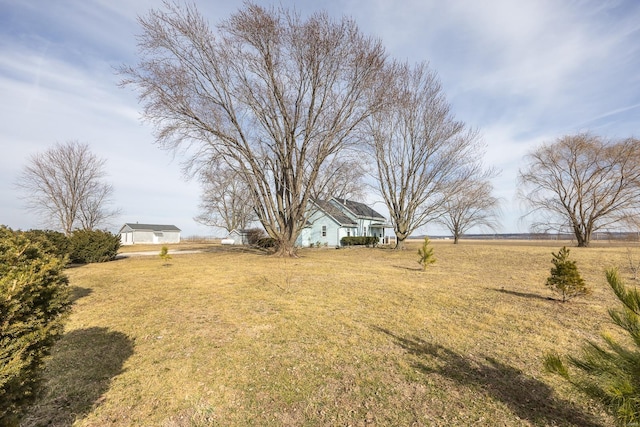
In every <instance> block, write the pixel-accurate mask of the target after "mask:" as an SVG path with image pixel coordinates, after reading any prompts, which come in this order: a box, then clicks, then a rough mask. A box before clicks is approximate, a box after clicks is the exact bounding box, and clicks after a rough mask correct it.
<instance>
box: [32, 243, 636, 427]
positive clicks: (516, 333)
mask: <svg viewBox="0 0 640 427" xmlns="http://www.w3.org/2000/svg"><path fill="white" fill-rule="evenodd" d="M411 245H413V246H411ZM411 245H410V246H409V249H407V250H405V251H401V252H396V251H393V250H390V249H368V248H350V249H340V250H336V249H308V250H301V251H300V257H299V258H298V259H280V258H274V257H270V256H266V255H264V254H262V253H260V252H255V251H252V250H240V249H237V248H228V247H224V248H223V247H221V246H219V245H208V246H206V245H205V246H202V247H200V248H199V249H201V250H204V252H202V253H195V254H194V253H190V254H177V253H176V254H174V255H173V258H172V259H171V260H169V261H163V260H161V259H160V257H158V256H146V257H133V256H132V257H129V258H124V259H120V260H118V261H114V262H110V263H105V264H91V265H86V266H82V267H76V268H71V269H69V270H68V274H69V277H70V280H71V285H72V286H73V288H74V295H75V298H76V300H75V304H74V308H73V312H72V315H71V317H70V319H69V322H68V324H67V332H66V335H65V336H64V338H63V339H62V340H61V341H60V342H59V343H58V344H57V345H56V347H55V348H54V351H53V354H52V356H51V358H50V360H49V361H48V364H47V368H46V379H45V391H44V393H43V394H42V396H40V397H39V399H38V401H37V403H36V405H35V406H34V407H33V408H32V410H31V411H30V413H29V415H28V416H27V418H26V419H25V420H24V423H23V425H25V426H36V425H54V426H70V425H72V424H73V425H78V426H105V425H113V426H129V425H144V426H148V425H152V426H167V427H171V426H208V425H225V426H226V425H231V426H236V425H237V426H245V425H246V426H249V425H251V426H254V425H261V426H281V425H295V426H299V425H308V426H316V425H327V426H334V425H343V426H347V425H351V426H373V425H378V426H409V425H416V426H469V425H477V426H530V425H553V426H608V425H612V424H613V420H612V419H611V418H609V417H608V416H607V415H606V414H605V413H604V408H603V407H601V406H600V405H599V404H597V403H596V402H592V401H589V400H587V399H585V397H584V396H582V395H579V394H577V393H575V392H574V391H573V390H572V389H571V388H570V387H569V386H568V385H567V384H565V383H564V382H563V381H562V380H560V379H559V378H556V377H554V376H551V375H549V374H547V373H545V372H544V370H543V366H542V359H543V356H544V354H545V353H547V352H549V351H558V352H560V353H563V354H564V353H567V352H574V351H576V350H577V349H579V348H580V347H581V345H582V343H583V342H584V340H585V339H598V337H599V333H600V332H601V331H604V330H608V331H612V330H614V329H613V327H612V325H611V324H610V322H609V320H608V315H607V309H608V308H611V307H616V302H615V299H614V297H613V294H612V293H611V291H610V290H609V289H608V285H607V284H606V281H605V278H604V270H605V268H608V267H611V266H618V267H619V269H620V271H621V273H622V277H623V278H624V279H626V281H627V284H629V285H633V284H635V283H636V282H635V281H632V280H631V279H630V271H629V268H628V250H629V249H628V248H627V247H626V246H621V245H618V246H617V247H606V245H605V247H596V248H588V249H579V248H572V249H571V258H573V259H575V260H577V262H578V268H579V270H580V272H581V273H582V276H583V278H584V279H585V280H586V282H587V283H588V284H589V285H590V286H591V288H592V290H593V293H592V294H591V295H590V296H588V297H583V298H578V299H576V300H573V301H571V302H569V303H565V304H563V303H561V302H559V301H558V300H554V299H551V298H554V297H555V295H554V294H553V293H551V291H550V290H548V289H547V288H546V287H545V286H544V282H545V280H546V278H547V276H548V275H549V269H550V268H551V262H550V261H551V252H552V251H553V252H556V251H557V250H558V249H559V248H560V247H561V246H562V242H543V243H541V242H535V244H530V243H529V242H478V241H473V242H470V241H463V242H462V243H461V244H459V245H453V244H452V243H451V242H450V241H436V242H433V246H434V248H435V255H436V258H437V262H436V263H435V264H434V265H432V266H430V267H429V269H428V270H427V271H422V270H421V269H420V266H419V265H418V263H417V262H416V260H417V255H416V249H417V244H416V243H412V244H411ZM631 245H632V244H631V243H630V244H629V247H630V246H631ZM157 250H158V252H159V250H160V248H159V247H157ZM632 253H634V254H635V256H636V257H638V254H640V249H639V248H638V247H637V246H636V247H633V249H632Z"/></svg>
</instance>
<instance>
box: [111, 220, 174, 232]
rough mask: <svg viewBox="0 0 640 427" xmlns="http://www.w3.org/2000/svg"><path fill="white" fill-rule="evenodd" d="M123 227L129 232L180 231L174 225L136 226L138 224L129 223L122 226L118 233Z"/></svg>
mask: <svg viewBox="0 0 640 427" xmlns="http://www.w3.org/2000/svg"><path fill="white" fill-rule="evenodd" d="M125 227H129V228H130V229H131V230H134V231H135V230H138V231H181V230H180V229H179V228H178V227H176V226H175V225H164V224H138V223H135V224H133V223H130V222H127V223H126V224H125V225H123V226H122V228H121V229H120V232H122V230H124V228H125Z"/></svg>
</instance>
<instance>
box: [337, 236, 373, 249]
mask: <svg viewBox="0 0 640 427" xmlns="http://www.w3.org/2000/svg"><path fill="white" fill-rule="evenodd" d="M378 242H379V239H378V238H377V237H374V236H345V237H343V238H342V239H340V244H341V245H342V246H373V247H375V246H377V245H378Z"/></svg>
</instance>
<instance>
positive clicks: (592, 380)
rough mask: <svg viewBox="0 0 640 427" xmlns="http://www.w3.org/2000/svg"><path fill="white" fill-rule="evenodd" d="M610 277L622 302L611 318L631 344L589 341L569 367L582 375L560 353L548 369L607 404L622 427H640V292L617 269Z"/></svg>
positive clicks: (610, 339) (547, 362) (551, 358)
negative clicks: (625, 280) (628, 285)
mask: <svg viewBox="0 0 640 427" xmlns="http://www.w3.org/2000/svg"><path fill="white" fill-rule="evenodd" d="M606 277H607V282H608V283H609V286H611V289H612V290H613V293H614V294H615V295H616V297H617V298H618V300H619V301H620V302H621V303H622V308H621V309H617V310H613V309H611V310H609V316H610V317H611V320H612V321H613V323H614V324H615V325H616V326H618V327H620V328H621V329H622V330H623V331H624V333H625V334H626V335H628V337H629V338H630V339H629V340H628V341H627V343H628V345H627V346H625V345H621V344H620V343H618V342H617V341H616V340H615V339H614V338H613V337H612V336H610V335H607V334H602V339H603V341H604V344H605V345H602V344H599V343H596V342H593V341H587V343H586V345H585V346H584V347H583V348H582V357H580V358H578V357H573V356H569V357H568V359H569V364H570V365H572V366H573V367H574V368H577V369H578V375H574V374H573V373H570V372H569V369H568V368H567V366H566V365H565V363H564V361H563V360H562V358H561V357H560V356H558V355H556V354H549V355H547V356H546V359H545V367H546V368H547V370H548V371H550V372H553V373H556V374H559V375H561V376H562V377H564V378H565V379H566V380H568V381H569V382H570V383H571V384H573V385H574V386H575V387H576V388H578V389H579V390H581V391H583V392H584V393H586V394H587V395H588V396H590V397H592V398H595V399H597V400H600V401H601V402H603V403H604V404H606V405H607V406H608V408H609V410H610V411H611V412H612V413H613V415H614V416H615V417H616V420H617V422H618V425H620V426H631V425H635V426H637V425H640V292H638V290H637V289H627V288H626V287H625V286H624V284H623V283H622V282H621V281H620V278H619V277H618V272H617V271H616V270H615V269H609V270H607V272H606Z"/></svg>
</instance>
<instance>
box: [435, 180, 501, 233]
mask: <svg viewBox="0 0 640 427" xmlns="http://www.w3.org/2000/svg"><path fill="white" fill-rule="evenodd" d="M495 176H496V172H495V171H494V170H493V169H488V170H486V171H484V172H482V173H481V174H480V175H479V176H471V177H470V178H469V179H467V180H466V181H465V182H464V183H463V184H462V185H459V186H457V187H458V191H457V192H455V193H453V194H450V195H449V196H448V197H447V198H446V200H445V202H444V204H443V214H442V215H441V216H440V217H438V218H437V219H436V220H435V221H436V222H437V223H440V224H442V225H444V226H445V227H447V229H448V230H449V231H450V232H451V234H452V235H453V243H454V244H456V243H458V240H459V239H460V237H461V236H462V235H463V234H464V233H465V232H467V231H468V230H469V229H470V228H472V227H480V228H485V229H488V230H493V231H495V230H497V229H498V228H499V224H498V214H499V209H500V200H499V199H498V198H496V197H495V196H493V194H492V193H493V185H492V184H491V181H490V179H491V178H493V177H495Z"/></svg>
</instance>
